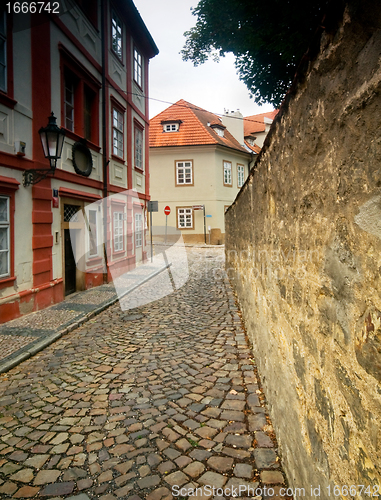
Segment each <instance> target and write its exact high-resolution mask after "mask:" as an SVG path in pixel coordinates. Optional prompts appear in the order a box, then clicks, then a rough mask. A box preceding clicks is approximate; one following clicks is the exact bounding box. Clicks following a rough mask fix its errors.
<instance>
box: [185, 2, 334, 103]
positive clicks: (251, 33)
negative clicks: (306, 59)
mask: <svg viewBox="0 0 381 500" xmlns="http://www.w3.org/2000/svg"><path fill="white" fill-rule="evenodd" d="M327 3H328V0H262V1H261V2H259V1H258V0H200V2H199V3H198V5H197V7H195V8H194V9H192V13H193V15H194V16H196V17H197V21H196V24H195V26H194V27H193V28H191V29H190V30H189V31H187V32H186V33H185V37H186V43H185V45H184V48H183V50H182V57H183V60H185V61H187V60H189V61H192V62H193V63H194V65H195V66H198V65H200V64H202V63H204V62H205V61H206V60H207V59H208V58H209V57H212V58H214V59H215V60H218V59H219V58H220V57H222V56H224V55H225V54H226V53H228V52H232V53H233V54H234V55H235V65H236V68H237V73H238V76H239V78H240V80H242V81H243V82H244V83H245V84H246V86H247V88H248V90H249V93H250V95H251V96H252V97H253V98H254V100H255V102H256V103H258V104H264V103H266V102H267V103H271V104H273V105H274V106H278V105H279V104H280V102H281V101H282V99H283V97H284V95H285V93H286V92H287V90H288V88H289V87H290V84H291V82H292V78H293V76H294V74H295V70H296V66H297V64H298V62H299V61H300V59H301V57H302V56H303V54H304V52H305V51H306V50H307V48H308V45H309V43H310V40H311V38H312V36H313V34H314V32H315V30H316V29H317V27H318V26H319V23H321V21H322V18H323V14H324V12H325V9H326V6H327Z"/></svg>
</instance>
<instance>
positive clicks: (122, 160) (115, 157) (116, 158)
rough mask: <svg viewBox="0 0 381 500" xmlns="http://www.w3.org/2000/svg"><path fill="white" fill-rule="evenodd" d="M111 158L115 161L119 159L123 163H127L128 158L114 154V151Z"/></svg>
mask: <svg viewBox="0 0 381 500" xmlns="http://www.w3.org/2000/svg"><path fill="white" fill-rule="evenodd" d="M111 158H112V159H113V160H115V161H118V162H120V163H123V164H124V165H125V164H126V160H124V159H123V158H121V157H120V156H117V155H114V153H112V154H111Z"/></svg>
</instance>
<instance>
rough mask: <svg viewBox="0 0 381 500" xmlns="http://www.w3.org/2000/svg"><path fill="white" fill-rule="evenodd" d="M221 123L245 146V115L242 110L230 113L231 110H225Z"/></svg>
mask: <svg viewBox="0 0 381 500" xmlns="http://www.w3.org/2000/svg"><path fill="white" fill-rule="evenodd" d="M221 121H222V123H223V125H225V127H226V128H227V129H228V130H229V132H230V133H231V135H232V136H233V137H234V138H235V139H236V140H237V141H238V142H239V143H240V144H241V146H243V143H244V138H243V115H242V113H241V112H240V110H239V109H237V111H230V113H229V110H224V114H223V115H222V118H221Z"/></svg>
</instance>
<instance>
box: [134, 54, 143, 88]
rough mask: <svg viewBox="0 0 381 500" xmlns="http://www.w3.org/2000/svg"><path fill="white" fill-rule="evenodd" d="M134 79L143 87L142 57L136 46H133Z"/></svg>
mask: <svg viewBox="0 0 381 500" xmlns="http://www.w3.org/2000/svg"><path fill="white" fill-rule="evenodd" d="M134 80H135V82H136V83H137V84H138V85H139V87H140V88H143V85H142V81H143V58H142V55H141V53H140V52H139V51H138V49H137V48H136V47H134Z"/></svg>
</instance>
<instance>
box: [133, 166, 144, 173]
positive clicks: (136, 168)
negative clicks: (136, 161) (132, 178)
mask: <svg viewBox="0 0 381 500" xmlns="http://www.w3.org/2000/svg"><path fill="white" fill-rule="evenodd" d="M134 168H135V170H136V171H137V172H139V174H144V170H143V169H142V168H139V167H136V166H135V167H134Z"/></svg>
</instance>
